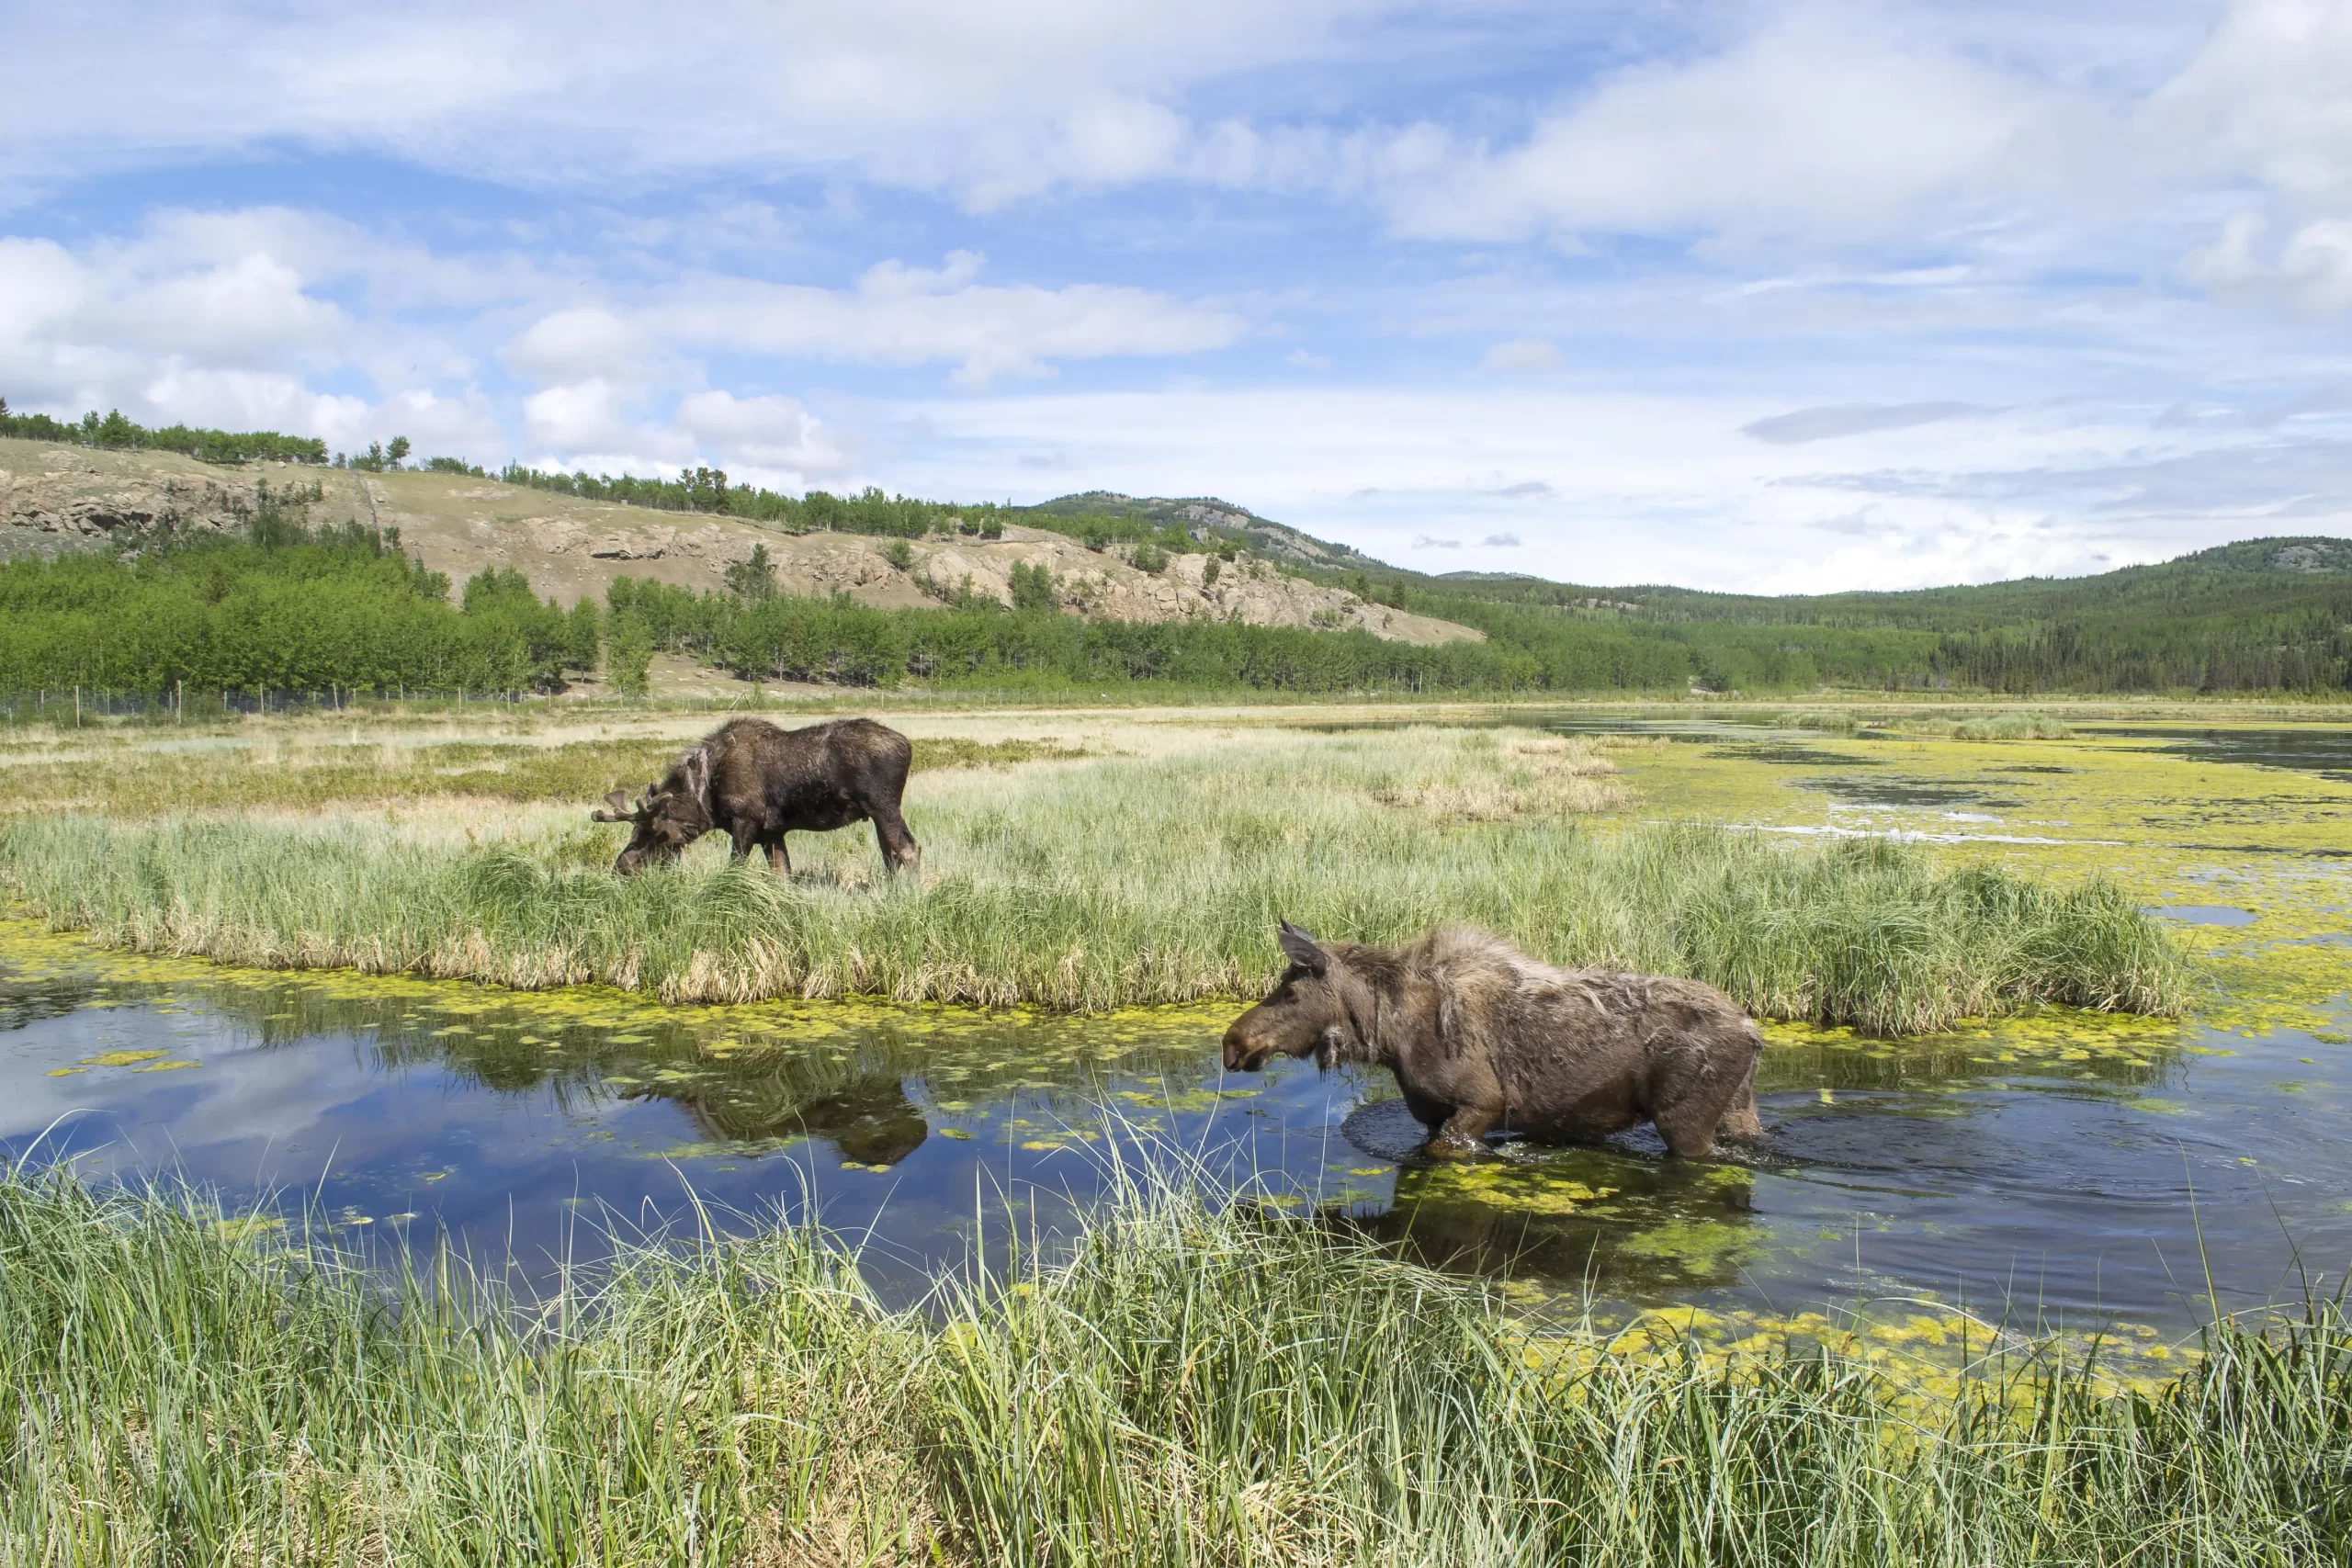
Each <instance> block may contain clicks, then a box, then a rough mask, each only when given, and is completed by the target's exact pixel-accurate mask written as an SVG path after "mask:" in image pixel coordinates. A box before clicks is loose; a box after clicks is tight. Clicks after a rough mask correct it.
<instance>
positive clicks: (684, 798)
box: [590, 718, 922, 876]
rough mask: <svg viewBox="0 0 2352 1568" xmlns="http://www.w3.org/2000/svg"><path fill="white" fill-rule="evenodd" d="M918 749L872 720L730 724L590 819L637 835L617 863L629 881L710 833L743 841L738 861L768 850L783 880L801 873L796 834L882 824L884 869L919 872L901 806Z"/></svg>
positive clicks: (878, 831)
mask: <svg viewBox="0 0 2352 1568" xmlns="http://www.w3.org/2000/svg"><path fill="white" fill-rule="evenodd" d="M913 761H914V747H913V746H912V745H911V744H910V742H909V741H908V739H907V738H906V737H905V736H903V735H901V734H899V732H898V731H897V730H895V729H890V728H885V727H884V726H882V725H879V724H876V723H875V722H874V721H873V720H872V719H870V718H842V719H835V720H833V721H832V722H831V723H829V724H812V725H810V726H809V727H808V728H805V729H779V728H776V727H775V725H773V724H770V723H769V722H767V720H765V719H763V718H736V719H729V720H728V722H726V723H725V724H722V725H720V726H719V727H718V728H717V729H715V730H713V731H711V733H710V734H709V735H707V736H706V737H704V739H703V740H702V743H701V744H700V745H698V746H696V747H695V749H694V750H691V751H688V752H687V753H686V754H685V755H684V756H683V757H681V758H679V759H678V763H677V765H676V766H675V767H673V768H672V769H671V770H670V771H669V772H668V773H665V774H663V775H662V778H661V779H660V780H659V781H657V782H656V783H654V784H649V785H647V786H646V790H645V797H644V798H643V799H642V800H639V801H637V802H635V803H634V804H632V803H631V802H630V800H629V798H628V791H627V790H621V789H616V790H615V791H613V792H612V794H610V795H606V796H605V803H606V806H607V807H609V809H598V810H596V811H594V812H591V813H590V816H592V817H593V818H595V820H597V821H599V822H627V823H629V824H630V825H631V826H632V827H633V828H634V829H635V831H633V832H632V833H630V835H629V840H628V848H626V849H624V850H622V851H621V853H620V858H619V859H618V860H616V861H615V862H613V869H614V870H615V871H616V872H618V873H619V874H621V875H623V876H628V875H631V874H635V873H637V872H639V871H640V870H642V869H644V868H645V867H646V866H648V865H662V864H666V863H669V862H671V861H674V860H676V859H677V858H678V854H679V852H681V851H682V850H684V848H685V847H686V846H687V845H688V844H691V843H693V842H694V841H695V840H696V839H699V838H701V837H702V836H703V835H704V834H705V833H708V832H712V831H714V830H715V831H718V832H721V833H725V834H726V835H727V836H728V837H729V839H731V840H734V846H735V848H734V852H735V858H736V859H738V860H741V859H742V858H743V857H744V856H745V855H748V854H750V853H751V852H752V851H753V850H754V849H759V850H765V851H766V852H767V856H768V864H769V865H771V866H773V867H774V868H775V871H776V873H777V874H779V875H781V874H786V873H788V872H790V871H791V869H792V861H791V858H790V857H789V856H788V855H786V853H785V848H784V836H785V835H786V833H823V832H830V831H831V829H835V828H846V827H848V826H849V825H850V824H851V823H853V822H865V821H868V820H870V821H872V822H873V824H874V837H875V839H876V841H877V842H878V843H879V844H880V845H881V846H882V861H883V863H884V864H885V865H887V866H888V867H889V869H891V870H892V871H917V870H920V869H922V846H921V845H919V844H917V843H916V842H915V840H914V835H913V834H911V833H910V832H908V831H907V824H906V819H905V818H902V817H900V816H899V799H900V797H901V796H903V795H905V794H906V790H907V770H908V768H909V767H910V765H911V764H912V762H913Z"/></svg>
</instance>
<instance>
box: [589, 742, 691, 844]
mask: <svg viewBox="0 0 2352 1568" xmlns="http://www.w3.org/2000/svg"><path fill="white" fill-rule="evenodd" d="M588 817H589V819H590V820H591V821H595V822H627V823H628V824H630V825H631V827H632V829H633V830H632V831H631V832H630V834H629V839H628V845H627V847H625V848H624V849H623V850H622V851H621V852H620V858H619V859H617V860H616V861H614V862H613V870H614V871H616V872H617V873H618V874H621V875H623V876H633V875H635V874H637V873H639V872H640V871H642V870H644V869H645V868H646V867H647V866H649V865H667V864H669V863H671V862H672V861H674V860H676V859H677V858H678V856H679V854H680V853H681V852H684V849H685V847H686V846H687V845H688V844H691V843H693V842H694V841H695V840H696V839H699V838H701V837H702V836H703V835H704V834H705V833H707V832H709V831H710V829H711V818H710V759H709V756H708V755H707V753H706V752H704V751H703V750H701V749H700V748H696V749H695V750H692V751H689V752H687V753H686V756H685V759H684V761H681V762H680V763H679V764H678V765H677V766H676V767H674V768H672V769H671V770H670V772H669V773H668V774H667V775H666V776H664V777H663V778H662V779H660V780H659V781H657V782H655V783H653V784H647V785H646V786H645V795H644V798H643V799H641V800H638V801H636V802H634V803H632V802H631V801H630V799H629V797H628V791H627V790H625V789H616V790H614V791H613V792H612V793H611V794H609V795H605V805H604V806H603V807H598V808H597V809H596V810H594V811H591V812H590V813H589V814H588Z"/></svg>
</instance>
